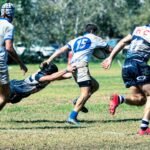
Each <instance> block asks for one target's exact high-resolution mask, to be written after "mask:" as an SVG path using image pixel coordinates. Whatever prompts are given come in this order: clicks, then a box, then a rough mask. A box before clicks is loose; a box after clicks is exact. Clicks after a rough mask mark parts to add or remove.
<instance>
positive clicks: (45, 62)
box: [40, 60, 49, 68]
mask: <svg viewBox="0 0 150 150" xmlns="http://www.w3.org/2000/svg"><path fill="white" fill-rule="evenodd" d="M48 64H49V62H48V61H47V60H45V61H43V62H42V63H41V64H40V68H43V67H44V66H45V65H48Z"/></svg>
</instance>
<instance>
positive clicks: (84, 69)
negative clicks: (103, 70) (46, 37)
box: [42, 24, 110, 125]
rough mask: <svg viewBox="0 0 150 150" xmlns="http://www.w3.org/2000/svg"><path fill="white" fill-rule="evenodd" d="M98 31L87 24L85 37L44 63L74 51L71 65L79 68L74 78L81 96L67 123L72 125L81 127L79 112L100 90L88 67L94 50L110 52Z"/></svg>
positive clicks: (57, 52) (81, 37)
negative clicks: (99, 49) (78, 118)
mask: <svg viewBox="0 0 150 150" xmlns="http://www.w3.org/2000/svg"><path fill="white" fill-rule="evenodd" d="M97 31H98V28H97V26H96V25H95V24H87V25H86V27H85V34H84V35H83V36H79V37H77V38H75V39H73V40H71V41H70V42H68V43H67V44H66V45H65V46H63V47H62V48H60V49H59V50H58V51H56V52H55V53H54V54H53V55H52V56H51V57H50V58H49V59H48V60H46V61H44V62H43V63H42V64H44V63H50V62H52V60H53V59H55V58H56V57H58V56H59V55H60V54H62V53H64V52H66V51H69V50H72V55H73V56H72V59H71V62H70V65H71V66H75V67H76V68H77V70H76V71H75V72H74V73H73V76H74V79H75V81H76V82H77V84H78V86H79V88H80V96H79V97H78V99H77V100H76V101H75V106H74V109H73V110H72V111H71V113H70V115H69V117H68V119H67V122H68V123H71V124H75V125H79V121H78V120H77V116H78V113H79V111H80V110H81V109H82V108H83V106H84V105H85V103H86V101H87V100H88V99H89V97H90V96H91V95H92V94H93V93H94V92H96V91H97V90H98V89H99V83H98V82H97V81H96V80H95V79H94V78H93V77H92V76H91V74H90V71H89V67H88V63H89V61H90V58H91V56H92V54H93V52H94V49H96V48H101V49H105V50H106V51H107V52H108V51H109V50H110V49H109V46H108V44H107V43H106V42H105V41H104V40H103V39H102V38H100V37H98V36H96V34H97Z"/></svg>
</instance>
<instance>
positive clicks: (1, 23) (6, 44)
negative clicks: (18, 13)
mask: <svg viewBox="0 0 150 150" xmlns="http://www.w3.org/2000/svg"><path fill="white" fill-rule="evenodd" d="M14 9H15V8H14V6H13V4H11V3H5V4H3V5H2V8H1V18H0V110H1V109H2V108H3V107H4V106H5V104H6V103H7V100H8V97H9V94H10V88H9V75H8V67H7V53H9V54H10V56H12V58H13V59H14V60H15V61H16V62H17V63H19V65H20V68H21V69H22V70H23V71H24V73H25V72H27V68H26V66H25V65H24V64H23V63H22V61H21V60H20V59H19V57H18V55H17V54H16V52H15V50H14V48H13V36H14V33H13V31H14V26H13V25H12V24H11V22H12V21H13V17H14Z"/></svg>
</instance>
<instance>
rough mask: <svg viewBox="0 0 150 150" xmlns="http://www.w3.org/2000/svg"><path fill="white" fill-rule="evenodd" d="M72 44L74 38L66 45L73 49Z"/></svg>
mask: <svg viewBox="0 0 150 150" xmlns="http://www.w3.org/2000/svg"><path fill="white" fill-rule="evenodd" d="M72 44H73V40H71V41H69V42H68V43H67V44H66V46H67V47H68V49H69V50H71V49H72Z"/></svg>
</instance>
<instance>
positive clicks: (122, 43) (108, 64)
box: [102, 34, 132, 69]
mask: <svg viewBox="0 0 150 150" xmlns="http://www.w3.org/2000/svg"><path fill="white" fill-rule="evenodd" d="M131 40H132V35H131V34H128V35H127V36H126V37H124V38H123V39H122V40H120V41H119V43H118V44H117V45H116V46H115V47H114V49H113V50H112V52H111V53H110V55H109V56H108V57H107V58H106V59H105V60H104V61H103V62H102V67H103V68H105V69H109V68H110V67H111V64H112V61H113V59H114V58H115V56H116V55H117V54H118V53H119V52H120V51H121V50H122V49H123V47H124V46H125V45H127V44H128V43H129V42H130V41H131Z"/></svg>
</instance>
